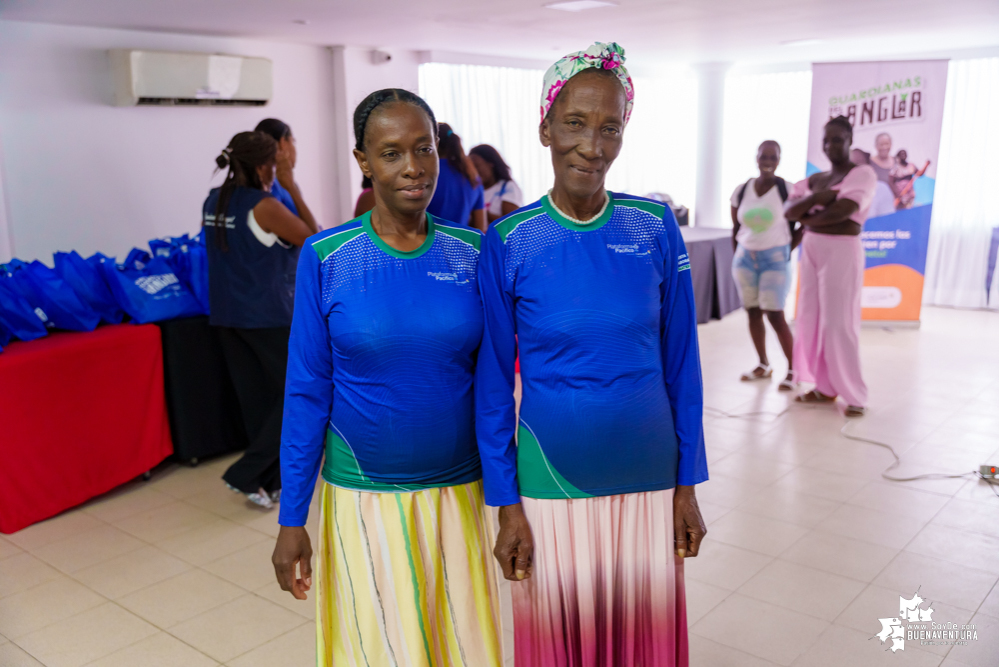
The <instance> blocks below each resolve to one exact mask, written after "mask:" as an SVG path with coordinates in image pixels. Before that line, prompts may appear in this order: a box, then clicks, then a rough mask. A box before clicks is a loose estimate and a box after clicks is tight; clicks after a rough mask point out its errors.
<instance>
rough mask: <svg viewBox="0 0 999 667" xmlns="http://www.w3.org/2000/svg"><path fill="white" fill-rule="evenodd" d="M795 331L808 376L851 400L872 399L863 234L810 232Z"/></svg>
mask: <svg viewBox="0 0 999 667" xmlns="http://www.w3.org/2000/svg"><path fill="white" fill-rule="evenodd" d="M799 280H800V285H801V286H800V291H799V293H798V306H797V310H796V315H795V320H796V330H795V334H794V367H795V369H796V370H797V371H798V376H799V379H801V380H802V381H803V382H814V383H815V388H816V389H817V390H818V391H820V392H822V393H823V394H826V395H827V396H841V397H842V398H843V400H844V401H846V403H847V405H856V406H865V405H867V385H866V384H864V378H863V376H862V375H861V372H860V292H861V288H862V287H863V285H864V248H863V245H862V244H861V242H860V237H859V236H834V235H832V234H818V233H816V232H812V231H807V232H805V238H804V239H803V240H802V242H801V265H800V271H799Z"/></svg>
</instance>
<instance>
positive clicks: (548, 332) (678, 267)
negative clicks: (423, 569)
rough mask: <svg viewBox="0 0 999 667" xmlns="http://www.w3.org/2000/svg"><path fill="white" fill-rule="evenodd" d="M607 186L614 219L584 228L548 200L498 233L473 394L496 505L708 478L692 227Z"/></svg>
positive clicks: (497, 226)
mask: <svg viewBox="0 0 999 667" xmlns="http://www.w3.org/2000/svg"><path fill="white" fill-rule="evenodd" d="M608 196H610V197H611V200H610V203H609V204H608V206H607V209H606V210H605V212H604V213H603V215H601V216H600V218H599V219H597V220H595V221H593V222H592V223H590V224H588V225H585V226H583V225H579V224H576V223H574V222H572V221H571V220H569V219H567V218H565V217H564V216H562V215H561V214H560V213H559V212H558V210H557V209H555V208H554V207H553V206H552V205H551V202H550V201H549V199H548V197H547V196H545V197H543V198H542V199H541V200H540V201H538V202H536V203H534V204H531V205H529V206H525V207H524V208H521V209H519V210H518V211H515V212H514V213H511V214H510V215H508V216H506V217H505V218H502V219H500V220H498V221H496V222H495V223H494V224H493V225H492V226H491V227H490V228H489V231H488V233H487V234H486V238H485V240H484V242H483V248H482V257H481V260H480V263H479V283H480V289H481V292H482V301H483V307H484V309H485V331H484V333H483V339H482V348H481V349H480V351H479V357H478V367H477V371H476V380H475V381H476V386H475V401H476V434H477V436H478V445H479V452H480V455H481V458H482V470H483V481H484V484H485V495H486V502H487V503H488V504H490V505H510V504H514V503H518V502H520V496H521V495H523V496H526V497H529V498H585V497H590V496H604V495H612V494H620V493H637V492H641V491H654V490H660V489H669V488H673V487H674V486H675V485H677V484H680V485H691V484H697V483H699V482H703V481H705V480H707V478H708V469H707V462H706V459H705V453H704V434H703V429H702V408H703V391H702V384H701V369H700V360H699V357H698V349H697V326H696V322H697V319H696V316H695V313H694V298H693V287H692V285H691V281H690V271H689V269H690V263H689V261H688V259H687V251H686V248H685V247H684V244H683V239H682V238H681V236H680V228H679V227H678V226H677V224H676V220H675V218H674V217H673V213H672V211H671V210H670V209H669V207H666V206H664V205H662V204H660V203H658V202H654V201H650V200H647V199H641V198H638V197H631V196H628V195H621V194H610V193H609V195H608ZM518 348H519V354H520V374H521V380H522V382H523V394H522V402H521V407H520V417H519V423H518V418H517V416H516V413H515V405H514V398H513V387H514V362H515V359H516V357H517V354H518Z"/></svg>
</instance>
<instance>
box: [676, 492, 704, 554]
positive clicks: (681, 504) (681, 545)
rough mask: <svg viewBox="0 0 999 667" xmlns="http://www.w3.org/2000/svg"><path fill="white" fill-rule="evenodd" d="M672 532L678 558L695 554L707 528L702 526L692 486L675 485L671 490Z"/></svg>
mask: <svg viewBox="0 0 999 667" xmlns="http://www.w3.org/2000/svg"><path fill="white" fill-rule="evenodd" d="M673 532H674V538H675V539H674V543H675V545H676V555H677V556H678V557H680V558H693V557H694V556H696V555H697V552H698V550H699V549H700V546H701V540H703V539H704V536H705V535H707V534H708V529H707V528H705V527H704V519H702V518H701V509H700V508H699V507H698V506H697V497H696V496H694V487H693V486H677V487H676V490H675V491H674V492H673Z"/></svg>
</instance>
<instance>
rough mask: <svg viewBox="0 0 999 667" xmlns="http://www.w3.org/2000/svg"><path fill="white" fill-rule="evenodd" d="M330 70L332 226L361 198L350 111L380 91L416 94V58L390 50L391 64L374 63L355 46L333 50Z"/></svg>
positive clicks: (345, 217)
mask: <svg viewBox="0 0 999 667" xmlns="http://www.w3.org/2000/svg"><path fill="white" fill-rule="evenodd" d="M331 50H332V52H333V70H334V73H335V77H334V93H333V99H334V100H335V107H336V117H335V118H334V123H333V125H334V133H335V137H336V138H335V152H334V155H335V156H336V158H335V164H336V171H337V174H338V175H339V176H340V178H339V181H338V200H339V202H340V203H339V206H338V208H337V209H336V212H337V215H338V216H339V217H338V218H337V222H336V224H340V223H341V222H346V221H347V220H350V219H351V218H352V217H353V216H354V203H355V202H356V201H357V197H358V195H360V194H361V170H360V168H359V167H358V166H357V161H356V160H355V159H354V155H353V153H352V151H353V149H354V145H355V141H354V109H355V108H356V107H357V105H358V104H360V103H361V102H362V101H364V98H365V97H367V96H368V95H369V94H371V93H373V92H374V91H376V90H381V89H382V88H403V89H405V90H408V91H411V92H414V93H417V94H419V87H420V80H419V68H420V54H419V53H418V52H416V51H404V50H392V51H390V53H391V55H392V60H390V61H389V62H381V63H375V62H373V61H372V58H371V52H372V49H370V48H365V47H356V46H334V47H332V49H331Z"/></svg>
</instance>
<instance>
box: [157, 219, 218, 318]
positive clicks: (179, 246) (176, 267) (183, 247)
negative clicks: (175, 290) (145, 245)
mask: <svg viewBox="0 0 999 667" xmlns="http://www.w3.org/2000/svg"><path fill="white" fill-rule="evenodd" d="M149 249H150V250H151V251H152V253H153V256H154V257H162V258H163V259H165V260H166V261H167V263H168V264H169V265H170V267H171V268H172V269H173V271H174V274H175V275H176V276H177V278H179V279H180V282H182V283H183V284H184V286H185V287H186V288H187V289H188V290H189V291H190V292H191V293H192V294H194V296H195V298H196V299H197V300H198V303H200V304H201V308H202V314H204V315H207V314H208V253H207V252H206V251H205V245H204V241H203V239H202V238H201V236H200V235H199V236H196V237H194V238H193V239H192V238H190V237H189V236H188V235H187V234H184V235H183V236H175V237H173V238H166V239H153V240H152V241H150V242H149Z"/></svg>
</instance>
